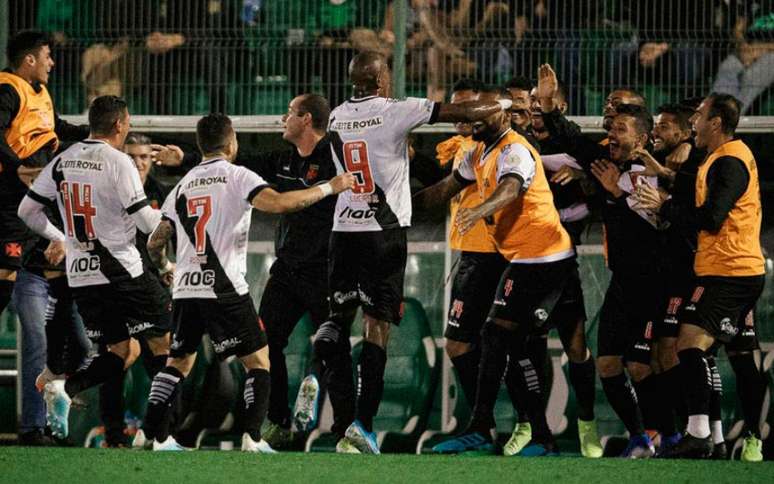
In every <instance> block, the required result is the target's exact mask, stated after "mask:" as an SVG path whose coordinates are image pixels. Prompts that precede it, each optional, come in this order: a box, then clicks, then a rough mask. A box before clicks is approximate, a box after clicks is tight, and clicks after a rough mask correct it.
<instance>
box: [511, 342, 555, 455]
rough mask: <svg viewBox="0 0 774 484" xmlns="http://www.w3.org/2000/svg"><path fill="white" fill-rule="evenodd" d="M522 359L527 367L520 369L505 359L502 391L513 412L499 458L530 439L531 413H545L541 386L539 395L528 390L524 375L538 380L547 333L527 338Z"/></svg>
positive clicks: (545, 352)
mask: <svg viewBox="0 0 774 484" xmlns="http://www.w3.org/2000/svg"><path fill="white" fill-rule="evenodd" d="M526 344H527V347H526V356H527V358H528V359H529V362H530V363H531V365H527V366H522V365H521V364H520V362H519V361H518V360H517V359H516V358H509V359H508V366H507V367H506V371H505V379H504V382H505V388H506V389H507V390H508V396H510V397H511V403H512V404H513V408H514V410H516V412H517V422H516V426H515V427H514V429H513V432H512V433H511V437H510V438H509V439H508V442H506V444H505V445H504V446H503V455H516V454H518V453H519V452H521V450H522V449H523V448H524V447H526V446H527V444H529V442H530V441H531V440H532V423H531V421H532V418H533V417H532V415H531V413H534V412H535V411H537V412H538V414H539V413H541V412H544V411H545V404H546V401H545V395H546V388H545V384H543V385H541V388H540V390H541V391H540V392H533V391H530V390H529V387H528V384H527V381H528V379H529V376H528V372H530V371H532V369H534V371H535V372H536V373H537V374H538V375H540V376H541V382H543V383H544V382H545V380H544V379H543V378H542V377H543V376H544V375H545V374H546V373H545V362H546V357H547V355H548V334H536V335H531V336H530V337H529V338H528V339H527V343H526Z"/></svg>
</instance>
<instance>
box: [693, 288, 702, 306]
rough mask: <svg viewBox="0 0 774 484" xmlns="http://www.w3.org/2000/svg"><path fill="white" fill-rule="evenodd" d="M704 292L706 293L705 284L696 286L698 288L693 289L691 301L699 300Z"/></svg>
mask: <svg viewBox="0 0 774 484" xmlns="http://www.w3.org/2000/svg"><path fill="white" fill-rule="evenodd" d="M702 294H704V286H696V289H694V290H693V295H692V296H691V302H692V303H697V302H699V299H701V295H702Z"/></svg>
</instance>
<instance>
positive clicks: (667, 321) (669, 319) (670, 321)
mask: <svg viewBox="0 0 774 484" xmlns="http://www.w3.org/2000/svg"><path fill="white" fill-rule="evenodd" d="M664 324H669V325H674V324H677V318H675V317H674V316H667V317H666V318H664Z"/></svg>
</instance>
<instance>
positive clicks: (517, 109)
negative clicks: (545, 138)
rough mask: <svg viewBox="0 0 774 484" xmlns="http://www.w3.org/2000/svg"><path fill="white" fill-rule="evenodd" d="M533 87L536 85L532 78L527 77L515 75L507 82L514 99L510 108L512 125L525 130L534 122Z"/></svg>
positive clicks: (506, 86)
mask: <svg viewBox="0 0 774 484" xmlns="http://www.w3.org/2000/svg"><path fill="white" fill-rule="evenodd" d="M533 87H535V86H534V83H533V82H532V80H530V79H528V78H526V77H514V78H513V79H511V80H510V81H508V82H507V83H506V84H505V88H506V89H508V92H510V93H511V98H512V99H513V104H512V105H511V109H510V115H511V127H518V128H519V129H520V130H522V131H525V130H527V129H528V128H529V126H530V124H531V123H532V119H531V115H530V97H529V93H530V91H531V90H532V88H533ZM520 134H521V133H520Z"/></svg>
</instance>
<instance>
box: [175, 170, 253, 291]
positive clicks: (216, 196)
mask: <svg viewBox="0 0 774 484" xmlns="http://www.w3.org/2000/svg"><path fill="white" fill-rule="evenodd" d="M267 186H268V185H267V183H266V182H265V181H264V180H263V179H262V178H261V177H260V176H258V175H256V174H255V173H254V172H252V171H250V170H248V169H247V168H244V167H242V166H235V165H233V164H231V163H229V162H228V161H226V160H224V159H222V158H215V159H210V160H204V161H202V162H201V163H199V164H198V165H196V166H195V167H194V168H193V169H191V171H189V172H188V173H187V174H186V175H185V176H184V177H183V178H182V179H181V180H180V182H179V183H178V184H177V185H176V186H175V188H173V189H172V191H171V192H170V193H169V196H167V199H166V201H165V202H164V206H163V207H162V208H161V212H162V217H163V218H165V219H168V220H169V221H170V222H173V223H174V224H175V230H176V233H177V257H176V263H177V265H176V268H175V281H174V285H173V289H172V298H173V299H190V298H200V299H216V298H217V299H225V298H230V297H236V296H241V295H244V294H247V292H248V286H247V281H246V280H245V273H246V272H247V236H248V233H249V231H250V211H251V210H252V205H251V201H252V199H253V197H255V195H256V194H257V193H258V192H259V191H260V190H262V189H263V188H266V187H267Z"/></svg>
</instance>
